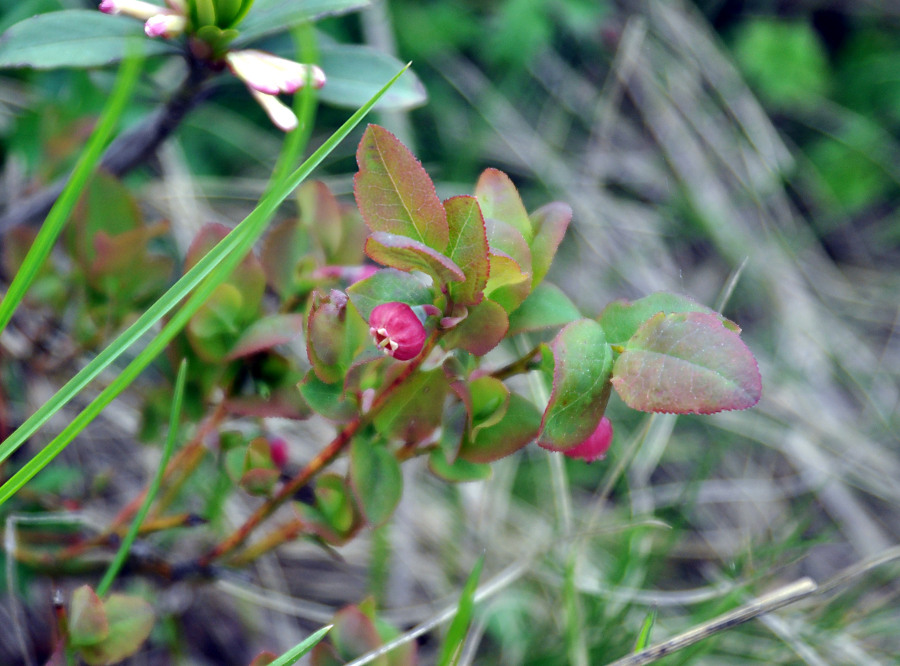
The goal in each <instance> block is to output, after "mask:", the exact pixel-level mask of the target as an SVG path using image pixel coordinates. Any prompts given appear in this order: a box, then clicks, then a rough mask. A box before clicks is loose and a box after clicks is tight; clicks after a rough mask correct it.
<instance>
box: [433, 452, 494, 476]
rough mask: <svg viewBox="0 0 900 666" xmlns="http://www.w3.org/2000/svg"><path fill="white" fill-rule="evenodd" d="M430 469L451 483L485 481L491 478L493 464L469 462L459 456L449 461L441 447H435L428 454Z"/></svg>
mask: <svg viewBox="0 0 900 666" xmlns="http://www.w3.org/2000/svg"><path fill="white" fill-rule="evenodd" d="M428 469H429V470H430V471H431V473H432V474H434V475H435V476H436V477H438V478H439V479H443V480H444V481H449V482H450V483H464V482H466V481H484V480H485V479H489V478H491V466H490V465H487V464H483V463H474V462H469V461H468V460H463V459H462V458H457V459H456V460H454V461H453V462H452V463H451V462H447V456H446V454H445V453H444V452H443V451H442V450H441V449H435V450H434V451H432V452H431V454H430V455H429V456H428Z"/></svg>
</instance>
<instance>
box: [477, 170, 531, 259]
mask: <svg viewBox="0 0 900 666" xmlns="http://www.w3.org/2000/svg"><path fill="white" fill-rule="evenodd" d="M475 196H476V197H478V203H479V204H481V211H482V213H483V214H484V216H485V218H491V219H493V220H498V221H500V222H504V223H506V224H508V225H510V226H512V227H514V228H515V229H518V231H519V233H520V234H522V237H523V238H524V239H525V240H526V241H527V242H529V243H530V242H531V238H532V230H531V222H530V221H529V219H528V213H527V211H526V210H525V206H523V205H522V198H521V197H520V196H519V191H518V190H517V189H516V186H515V185H513V183H512V181H511V180H510V179H509V176H507V175H506V174H505V173H503V172H502V171H498V170H497V169H485V170H484V172H482V174H481V176H480V177H479V178H478V183H477V184H476V185H475Z"/></svg>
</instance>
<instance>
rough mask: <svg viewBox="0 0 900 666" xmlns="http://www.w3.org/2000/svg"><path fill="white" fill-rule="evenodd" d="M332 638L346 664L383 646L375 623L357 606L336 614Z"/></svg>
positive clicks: (343, 609)
mask: <svg viewBox="0 0 900 666" xmlns="http://www.w3.org/2000/svg"><path fill="white" fill-rule="evenodd" d="M330 638H331V640H332V642H333V643H334V646H335V648H337V651H338V654H339V655H340V656H341V657H342V658H343V660H344V663H346V662H347V661H350V660H351V659H355V658H356V657H359V656H362V655H363V654H365V653H366V652H369V651H370V650H374V649H375V648H377V647H378V646H379V645H381V637H380V636H379V635H378V630H377V629H376V628H375V623H374V622H373V621H372V619H371V618H370V617H369V616H367V615H366V614H365V613H363V612H362V611H361V610H360V609H359V608H358V607H356V606H346V607H344V608H342V609H341V610H339V611H338V612H337V613H335V615H334V629H332V630H331V637H330Z"/></svg>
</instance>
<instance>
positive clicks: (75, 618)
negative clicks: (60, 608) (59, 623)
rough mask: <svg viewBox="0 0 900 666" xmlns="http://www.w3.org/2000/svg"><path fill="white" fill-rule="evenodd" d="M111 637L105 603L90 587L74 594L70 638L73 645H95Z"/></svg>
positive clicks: (71, 606)
mask: <svg viewBox="0 0 900 666" xmlns="http://www.w3.org/2000/svg"><path fill="white" fill-rule="evenodd" d="M107 635H109V622H108V621H107V619H106V611H105V610H103V602H102V601H100V597H98V596H97V593H96V592H94V590H93V589H91V587H90V586H89V585H82V586H81V587H79V588H77V589H76V590H75V591H74V592H72V601H71V603H70V604H69V638H70V640H71V641H72V645H75V646H82V645H95V644H96V643H99V642H100V641H102V640H103V639H104V638H106V637H107Z"/></svg>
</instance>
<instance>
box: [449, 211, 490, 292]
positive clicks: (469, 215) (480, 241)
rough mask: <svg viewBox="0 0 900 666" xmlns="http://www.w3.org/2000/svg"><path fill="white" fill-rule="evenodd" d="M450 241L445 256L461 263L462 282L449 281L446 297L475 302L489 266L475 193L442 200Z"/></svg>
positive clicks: (482, 286)
mask: <svg viewBox="0 0 900 666" xmlns="http://www.w3.org/2000/svg"><path fill="white" fill-rule="evenodd" d="M444 209H445V210H446V211H447V225H448V227H449V229H450V241H449V243H448V245H447V256H448V257H450V259H452V260H453V262H454V263H455V264H456V265H457V266H461V267H462V266H465V269H464V272H465V274H466V279H465V282H463V283H462V284H451V285H450V297H451V298H452V299H453V302H454V303H456V304H458V305H478V304H479V303H480V302H481V299H482V298H484V288H485V286H486V285H487V279H488V273H489V272H490V266H489V264H488V241H487V232H486V231H485V226H484V218H483V217H482V216H481V209H480V208H479V207H478V200H477V199H476V198H475V197H469V196H459V197H453V198H451V199H447V200H446V201H444Z"/></svg>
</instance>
